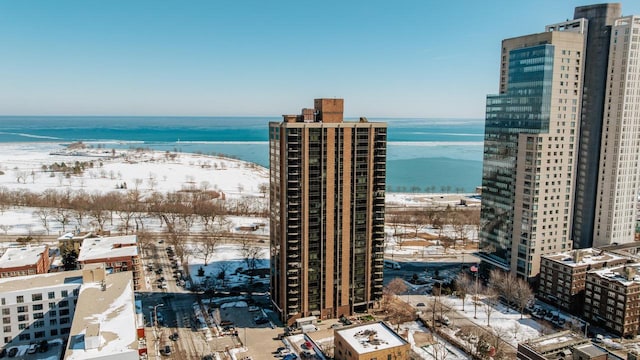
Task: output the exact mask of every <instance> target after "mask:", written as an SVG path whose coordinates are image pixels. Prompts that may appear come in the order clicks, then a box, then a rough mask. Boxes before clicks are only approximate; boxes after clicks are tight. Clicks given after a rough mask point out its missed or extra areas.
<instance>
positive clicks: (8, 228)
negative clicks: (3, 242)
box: [0, 224, 11, 235]
mask: <svg viewBox="0 0 640 360" xmlns="http://www.w3.org/2000/svg"><path fill="white" fill-rule="evenodd" d="M0 230H2V231H4V234H5V235H7V234H8V233H9V230H11V225H6V224H2V225H0Z"/></svg>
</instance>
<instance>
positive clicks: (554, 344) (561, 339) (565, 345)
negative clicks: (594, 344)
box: [522, 330, 590, 355]
mask: <svg viewBox="0 0 640 360" xmlns="http://www.w3.org/2000/svg"><path fill="white" fill-rule="evenodd" d="M588 343H590V340H589V339H587V338H585V337H583V336H582V335H580V334H577V333H575V332H573V331H571V330H566V331H561V332H557V333H553V334H550V335H546V336H542V337H539V338H535V339H531V340H529V341H526V342H524V343H522V345H523V346H527V347H529V348H531V349H533V350H534V351H535V352H537V353H538V354H540V355H546V354H549V353H557V352H561V351H564V350H568V349H569V348H570V347H574V346H578V345H584V344H588Z"/></svg>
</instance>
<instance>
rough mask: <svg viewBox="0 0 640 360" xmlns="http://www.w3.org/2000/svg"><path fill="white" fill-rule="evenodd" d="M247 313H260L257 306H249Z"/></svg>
mask: <svg viewBox="0 0 640 360" xmlns="http://www.w3.org/2000/svg"><path fill="white" fill-rule="evenodd" d="M249 311H251V312H253V311H260V308H259V307H257V306H249Z"/></svg>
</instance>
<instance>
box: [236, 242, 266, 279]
mask: <svg viewBox="0 0 640 360" xmlns="http://www.w3.org/2000/svg"><path fill="white" fill-rule="evenodd" d="M241 251H242V257H243V258H244V261H245V263H246V264H247V270H248V272H249V284H253V276H254V275H255V270H256V268H257V267H258V259H259V258H260V255H261V254H262V248H261V247H258V246H253V245H249V246H243V247H242V249H241Z"/></svg>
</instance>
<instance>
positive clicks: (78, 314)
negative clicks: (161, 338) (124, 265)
mask: <svg viewBox="0 0 640 360" xmlns="http://www.w3.org/2000/svg"><path fill="white" fill-rule="evenodd" d="M135 312H136V310H135V303H134V293H133V278H132V274H131V272H128V271H125V272H119V273H114V274H109V275H108V276H107V277H106V281H105V283H104V285H102V284H101V283H100V282H89V281H87V282H85V283H84V284H83V285H82V287H81V288H80V295H79V296H78V303H77V305H76V310H75V314H74V316H73V324H72V325H71V333H70V334H69V342H68V344H67V350H66V353H65V359H74V360H77V359H82V360H84V359H95V358H102V357H110V358H117V359H124V360H126V359H137V358H138V339H137V332H136V320H135V319H136V316H135Z"/></svg>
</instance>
